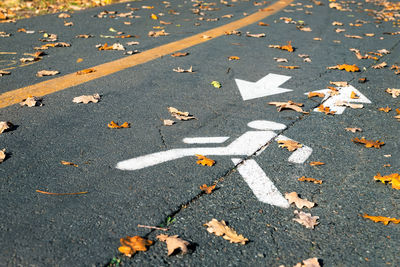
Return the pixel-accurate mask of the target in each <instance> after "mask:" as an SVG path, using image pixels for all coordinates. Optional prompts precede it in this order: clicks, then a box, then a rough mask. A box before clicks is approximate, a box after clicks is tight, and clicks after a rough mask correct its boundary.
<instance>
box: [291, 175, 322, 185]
mask: <svg viewBox="0 0 400 267" xmlns="http://www.w3.org/2000/svg"><path fill="white" fill-rule="evenodd" d="M297 180H298V181H300V182H311V183H314V184H322V180H318V179H315V178H310V177H305V176H302V177H300V178H299V179H297Z"/></svg>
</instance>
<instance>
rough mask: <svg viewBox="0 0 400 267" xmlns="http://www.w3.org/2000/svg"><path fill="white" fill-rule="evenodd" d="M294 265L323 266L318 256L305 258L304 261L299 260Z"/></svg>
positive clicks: (303, 266)
mask: <svg viewBox="0 0 400 267" xmlns="http://www.w3.org/2000/svg"><path fill="white" fill-rule="evenodd" d="M293 267H321V265H320V264H319V262H318V258H309V259H306V260H303V263H301V262H299V263H297V264H296V265H294V266H293Z"/></svg>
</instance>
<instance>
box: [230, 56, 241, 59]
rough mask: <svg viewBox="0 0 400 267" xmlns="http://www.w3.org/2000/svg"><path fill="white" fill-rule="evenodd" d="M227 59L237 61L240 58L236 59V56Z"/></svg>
mask: <svg viewBox="0 0 400 267" xmlns="http://www.w3.org/2000/svg"><path fill="white" fill-rule="evenodd" d="M228 59H229V60H239V59H240V57H237V56H230V57H228Z"/></svg>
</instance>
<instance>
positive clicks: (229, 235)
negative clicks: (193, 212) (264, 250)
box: [204, 219, 249, 245]
mask: <svg viewBox="0 0 400 267" xmlns="http://www.w3.org/2000/svg"><path fill="white" fill-rule="evenodd" d="M204 226H207V231H208V232H209V233H211V234H215V235H216V236H222V238H223V239H225V240H228V241H229V242H230V243H239V244H242V245H244V244H246V242H247V241H249V240H248V239H247V238H245V237H244V236H243V235H238V234H237V233H236V231H235V230H233V229H232V228H230V227H229V226H227V225H226V223H225V221H224V220H221V221H220V222H219V221H218V220H216V219H212V220H211V221H209V222H207V223H205V224H204Z"/></svg>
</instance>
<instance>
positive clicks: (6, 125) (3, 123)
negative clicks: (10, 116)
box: [0, 121, 14, 134]
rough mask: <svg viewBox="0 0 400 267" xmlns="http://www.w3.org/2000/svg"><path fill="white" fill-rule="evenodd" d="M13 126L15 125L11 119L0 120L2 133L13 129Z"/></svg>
mask: <svg viewBox="0 0 400 267" xmlns="http://www.w3.org/2000/svg"><path fill="white" fill-rule="evenodd" d="M13 126H14V125H13V124H12V123H11V122H9V121H0V134H1V133H3V132H5V131H7V130H8V131H9V130H11V128H12V127H13Z"/></svg>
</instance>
